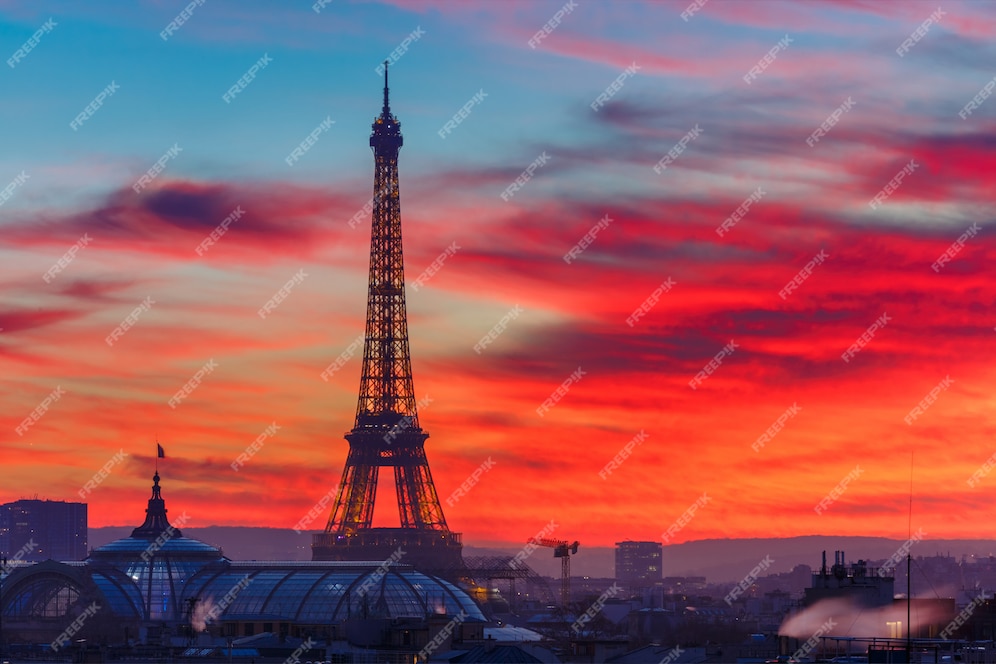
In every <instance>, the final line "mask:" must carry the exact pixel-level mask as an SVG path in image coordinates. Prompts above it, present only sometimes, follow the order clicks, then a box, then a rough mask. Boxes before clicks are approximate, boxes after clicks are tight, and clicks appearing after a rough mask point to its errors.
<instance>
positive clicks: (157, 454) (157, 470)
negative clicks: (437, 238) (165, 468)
mask: <svg viewBox="0 0 996 664" xmlns="http://www.w3.org/2000/svg"><path fill="white" fill-rule="evenodd" d="M158 474H159V433H158V432H157V433H156V475H158Z"/></svg>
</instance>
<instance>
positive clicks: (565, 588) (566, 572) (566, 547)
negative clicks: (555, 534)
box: [528, 537, 579, 611]
mask: <svg viewBox="0 0 996 664" xmlns="http://www.w3.org/2000/svg"><path fill="white" fill-rule="evenodd" d="M528 543H529V544H538V545H540V546H548V547H550V548H552V549H553V557H554V558H560V559H561V564H560V565H561V566H560V570H561V571H560V603H561V604H562V605H563V608H564V611H567V608H568V605H569V604H570V601H571V556H573V555H575V554H576V553H577V552H578V546H579V543H578V542H577V541H575V542H574V543H573V544H568V543H567V540H555V539H549V538H547V537H542V538H539V539H536V538H533V539H531V540H529V542H528Z"/></svg>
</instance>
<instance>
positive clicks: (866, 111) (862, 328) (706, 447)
mask: <svg viewBox="0 0 996 664" xmlns="http://www.w3.org/2000/svg"><path fill="white" fill-rule="evenodd" d="M185 6H186V7H187V9H184V7H185ZM745 6H746V4H741V3H736V2H721V1H720V0H713V1H712V2H704V3H691V4H689V3H687V2H675V3H671V2H661V3H627V4H622V5H620V4H611V5H609V4H599V3H582V2H578V3H570V2H569V3H566V4H565V3H563V2H551V3H517V2H509V3H494V4H490V3H481V4H475V5H469V6H467V5H460V4H457V3H448V2H424V3H381V4H349V5H347V4H344V3H322V2H315V3H302V4H301V6H300V7H295V8H292V9H279V10H277V9H273V8H272V7H270V6H268V5H266V4H265V3H249V4H244V3H243V4H239V5H238V6H237V8H236V7H235V6H233V5H229V4H224V3H220V2H209V3H202V4H198V3H197V2H193V3H190V4H189V5H179V6H175V7H174V6H167V5H160V4H158V3H147V4H145V5H143V6H142V7H141V8H140V9H131V8H125V9H120V10H119V9H117V8H116V9H115V10H114V11H111V9H110V5H104V6H101V5H98V4H94V5H89V6H87V7H77V6H74V5H72V4H70V3H57V2H56V3H48V4H47V6H45V7H42V8H38V7H34V6H32V7H30V8H27V7H18V6H17V5H16V4H15V3H0V11H2V12H3V15H4V20H3V23H2V32H0V34H2V43H3V44H4V49H5V52H6V53H7V56H5V57H8V58H11V61H8V63H7V64H8V67H7V68H6V70H5V71H4V73H3V77H4V80H5V81H6V82H7V83H8V85H9V91H10V93H9V98H8V100H7V101H6V103H5V105H4V106H2V107H0V109H2V110H0V112H2V113H3V114H4V119H5V120H6V123H5V124H6V126H8V127H14V128H16V129H17V131H15V132H12V135H11V136H10V137H9V140H8V143H7V150H6V151H5V153H4V155H3V158H2V160H0V187H3V188H4V195H3V202H2V210H0V211H2V213H3V214H2V217H0V219H2V220H0V261H2V262H3V264H4V265H6V266H7V269H6V270H4V276H5V285H6V290H7V292H8V299H7V301H6V302H5V304H4V305H3V306H2V307H0V366H2V367H3V369H4V373H5V375H6V376H8V385H9V388H8V391H9V393H10V397H9V398H8V399H7V400H5V405H4V414H3V417H2V420H3V422H4V426H5V429H6V431H7V436H6V438H5V439H6V440H9V441H11V444H9V445H5V446H3V448H2V449H0V461H2V463H3V464H4V466H5V467H6V468H8V469H12V470H11V471H9V472H8V477H7V482H5V484H4V487H3V489H2V490H0V502H6V501H10V500H16V499H17V498H20V497H23V496H25V495H34V494H39V495H42V496H45V497H48V498H52V499H62V500H70V501H72V500H77V499H80V498H83V499H85V500H86V501H87V502H88V504H89V514H90V520H91V525H92V526H94V527H100V526H105V525H127V524H129V523H130V521H131V519H132V510H130V509H129V506H132V505H134V504H136V503H140V502H142V501H143V496H145V494H146V493H147V485H148V477H149V475H150V474H151V470H152V468H153V466H154V463H155V456H156V455H155V450H156V448H155V447H154V445H156V443H157V440H158V443H159V444H161V445H162V446H163V448H164V449H165V451H166V457H165V459H163V460H162V461H161V462H160V463H161V471H162V473H163V475H164V477H167V478H169V488H168V490H167V491H168V495H167V498H168V500H169V502H170V506H171V509H173V510H176V512H177V513H186V514H189V521H188V524H189V525H190V526H193V527H201V526H208V525H213V524H220V525H247V526H270V527H280V528H293V527H295V525H296V524H298V523H300V521H301V519H302V517H304V516H305V515H306V514H308V513H309V510H312V509H314V507H315V505H317V504H319V503H320V501H322V500H326V505H327V506H326V509H325V511H324V512H323V513H322V515H321V516H320V517H318V518H317V519H316V520H315V521H314V523H313V525H312V526H311V527H310V528H309V530H318V529H321V528H322V527H323V526H324V524H325V520H327V519H328V510H329V509H330V507H331V504H330V501H329V500H327V498H326V497H327V495H328V493H330V492H333V491H334V489H335V488H336V485H337V482H338V479H339V478H338V474H339V472H340V471H341V469H342V467H343V462H344V460H345V456H346V451H347V447H348V446H347V443H346V441H345V440H344V439H343V437H342V436H343V433H344V432H345V431H346V430H347V429H349V427H350V425H351V423H352V421H353V417H354V414H355V409H356V394H357V388H358V383H359V373H360V364H361V359H362V333H363V323H364V314H365V302H366V299H365V291H366V282H367V276H368V275H367V269H368V260H369V242H370V214H369V209H368V208H367V203H368V201H370V198H371V195H373V193H374V192H372V191H371V187H370V182H371V175H372V172H373V157H372V155H371V153H370V151H369V145H368V142H367V138H368V132H369V126H370V122H371V119H372V118H373V117H374V116H375V115H376V114H377V112H378V110H379V108H380V103H381V90H382V87H381V86H382V71H383V70H382V69H381V67H382V63H383V62H384V60H385V58H386V59H388V60H389V61H390V62H391V67H390V70H391V107H392V111H393V112H394V114H395V115H396V116H397V118H398V120H399V121H400V123H401V125H402V128H403V132H404V135H405V147H404V149H403V150H402V151H401V156H400V158H399V172H400V191H401V196H402V199H403V201H404V203H403V205H402V206H401V217H402V220H403V221H402V223H403V228H404V239H405V256H404V258H405V263H406V265H405V267H406V275H405V280H406V282H407V284H408V290H407V303H408V315H409V335H410V339H411V354H412V364H413V373H414V389H415V397H416V399H417V400H418V401H419V417H420V421H421V426H422V427H424V428H425V430H426V431H427V432H428V433H429V434H430V438H429V439H428V440H427V441H426V453H427V455H428V457H429V459H430V463H431V465H432V468H433V477H434V479H435V484H436V486H437V488H438V491H439V498H440V500H441V501H442V502H443V503H445V504H444V505H443V509H444V510H445V512H446V515H447V521H448V523H449V526H450V528H451V529H452V530H453V531H455V532H461V533H463V538H464V541H465V542H469V543H472V544H488V543H499V542H500V543H522V542H524V541H525V540H526V539H527V538H529V537H532V536H534V535H535V534H536V533H537V532H539V531H541V529H544V528H545V527H547V526H548V524H549V523H551V522H555V523H556V524H557V530H556V532H554V533H553V535H554V537H564V538H569V539H571V540H580V541H581V542H582V544H583V545H598V546H610V545H611V544H612V543H614V542H617V541H620V540H622V539H633V540H655V541H663V543H664V544H665V545H667V544H668V543H673V542H684V541H689V540H695V539H704V538H714V537H724V536H729V537H749V536H758V537H769V536H772V537H774V536H796V535H808V534H813V533H820V534H835V533H847V534H855V535H875V536H878V535H882V536H893V537H905V536H906V535H907V533H908V528H909V530H910V531H917V532H921V531H922V532H923V533H925V535H926V536H929V537H930V538H931V539H937V538H958V537H977V536H981V537H984V536H986V535H987V534H988V532H987V529H986V528H985V527H984V525H982V524H985V523H986V522H987V520H988V519H990V518H991V514H990V513H989V511H988V510H987V508H986V505H987V503H988V502H989V501H990V499H991V498H992V496H993V493H994V492H996V477H989V470H990V469H991V467H992V466H993V462H992V458H993V456H994V451H996V448H994V447H993V445H992V443H991V442H989V441H990V440H991V439H992V436H991V434H992V433H993V432H994V431H996V420H994V419H993V416H992V415H991V412H992V408H991V406H992V403H993V397H992V396H990V395H989V394H987V392H986V387H987V386H988V385H991V384H992V379H993V378H994V376H993V369H992V368H991V367H988V366H987V364H986V359H987V358H988V357H991V355H992V349H993V346H994V341H996V336H994V335H996V316H994V315H993V314H992V312H991V308H992V305H993V303H994V302H996V285H994V283H993V280H992V279H991V278H990V279H987V278H986V277H987V273H986V269H985V267H986V263H987V262H991V261H992V259H993V258H994V254H996V245H994V242H993V240H992V237H991V229H992V227H993V223H992V222H993V218H992V212H991V205H989V206H987V205H986V204H987V203H990V202H991V201H992V197H993V188H992V184H991V183H992V181H993V176H994V175H996V159H994V157H993V156H992V150H991V148H992V146H993V142H994V139H993V136H994V130H996V110H994V109H996V101H992V100H990V101H986V100H985V99H986V97H988V94H987V93H986V89H987V85H988V83H989V82H990V81H991V80H996V79H993V72H992V71H991V70H990V69H989V68H987V65H986V64H985V63H986V62H987V54H988V55H989V56H991V55H993V54H994V53H993V46H992V45H991V40H990V41H989V43H987V42H986V37H992V35H993V33H994V32H996V12H993V11H992V10H991V9H990V8H987V7H986V6H984V5H979V4H973V3H950V4H948V5H945V6H944V7H943V10H941V9H938V8H937V6H936V5H930V4H929V3H917V2H913V3H906V4H889V5H887V6H885V5H882V4H879V3H875V2H867V3H865V2H844V1H840V2H832V1H829V0H828V1H826V2H813V3H810V4H807V5H805V6H800V5H795V4H792V3H780V2H760V3H750V9H749V10H745V9H744V7H745ZM693 7H694V10H692V8H693ZM181 12H183V13H181ZM662 35H664V36H666V38H662ZM990 88H991V86H990ZM973 98H975V99H980V101H978V103H977V106H976V107H974V108H973V107H970V106H969V104H970V102H972V100H973ZM966 109H967V110H966ZM8 183H9V184H8ZM208 240H210V241H208ZM945 257H946V258H945ZM60 259H62V262H61V263H60V262H59V261H60ZM558 390H559V391H558ZM41 404H45V412H42V413H40V414H39V416H38V417H34V416H32V413H39V410H38V409H39V407H40V405H41ZM26 423H27V424H26ZM987 434H988V435H987ZM911 453H912V459H913V467H912V499H913V512H912V521H911V522H910V523H908V522H907V510H908V508H909V501H910V484H911V477H910V471H911V468H910V458H911ZM482 469H483V470H482ZM98 477H99V480H98ZM471 478H473V481H471ZM88 483H90V484H88ZM382 484H384V485H386V486H382V487H381V491H383V490H385V488H386V489H387V490H389V491H390V492H391V493H390V494H388V495H381V494H378V502H379V503H380V509H379V510H378V511H377V512H375V514H374V525H377V526H380V525H384V526H391V525H394V524H393V523H392V522H391V521H384V520H382V519H383V517H384V516H385V513H387V514H391V513H392V510H391V509H388V507H389V505H390V504H392V503H394V502H395V500H394V499H393V495H392V494H393V487H391V486H390V482H385V483H382ZM80 492H84V493H85V495H84V496H80V495H79V494H80ZM253 506H258V507H257V509H247V507H253ZM395 516H396V514H395Z"/></svg>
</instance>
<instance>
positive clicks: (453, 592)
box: [0, 473, 486, 640]
mask: <svg viewBox="0 0 996 664" xmlns="http://www.w3.org/2000/svg"><path fill="white" fill-rule="evenodd" d="M180 521H181V522H182V521H185V519H184V518H182V517H181V519H180ZM399 548H400V547H399ZM392 560H393V558H392V559H389V560H387V561H384V562H381V561H349V562H336V561H232V560H228V559H227V558H225V557H224V556H223V555H222V552H221V550H220V549H218V548H217V547H214V546H211V545H209V544H207V543H205V542H201V541H198V540H195V539H191V538H188V537H184V536H183V534H182V533H181V532H180V530H179V529H178V528H175V527H173V526H172V525H170V523H169V521H168V519H167V518H166V504H165V501H164V500H163V498H162V494H161V489H160V486H159V474H158V473H156V475H155V476H154V477H153V485H152V497H151V498H150V499H149V506H148V509H146V514H145V522H144V523H143V524H142V525H141V526H139V527H138V528H135V529H134V530H133V531H132V534H131V536H130V537H125V538H122V539H119V540H115V541H113V542H111V543H109V544H106V545H104V546H101V547H99V548H97V549H94V550H93V551H92V552H91V554H90V557H89V558H87V559H86V560H85V561H82V562H71V563H58V562H55V561H48V562H44V563H39V564H36V565H32V566H28V567H24V568H20V569H18V570H16V571H14V572H12V573H11V574H9V575H3V576H2V578H0V580H2V590H3V593H2V596H0V600H2V601H0V612H2V614H3V621H4V627H5V629H6V627H7V625H8V624H11V623H13V624H15V625H18V626H19V629H23V630H28V629H35V628H36V627H37V629H38V630H41V631H38V632H37V633H35V632H31V633H32V634H36V636H37V638H39V639H42V640H45V639H46V638H47V639H48V640H51V638H52V637H53V636H56V635H57V632H56V633H52V634H48V633H47V632H45V630H48V629H55V627H53V626H52V625H50V624H49V623H47V622H45V621H46V620H50V619H58V620H57V621H56V622H57V623H58V625H56V626H57V627H58V631H60V632H61V630H62V629H63V628H64V627H63V625H64V624H65V623H66V622H67V621H71V620H72V618H73V617H75V616H78V615H79V613H80V611H82V610H83V609H84V608H85V607H87V606H90V605H91V603H94V602H95V603H96V605H99V606H100V607H105V611H109V613H107V612H101V614H100V615H102V616H104V619H105V620H106V622H105V623H104V627H102V628H101V629H103V630H104V632H105V633H106V634H112V633H114V634H115V636H114V637H113V638H124V639H125V640H127V638H128V630H129V629H132V630H134V629H136V628H138V627H141V626H148V625H153V624H154V625H157V626H162V625H172V627H171V629H175V630H181V629H184V627H182V626H184V625H192V626H195V628H196V629H197V630H198V631H200V630H203V629H205V627H207V626H209V625H212V624H215V625H221V624H223V623H224V626H225V629H229V628H231V629H232V630H234V629H235V628H236V627H237V626H238V625H239V624H240V623H250V624H251V623H255V622H257V621H259V622H260V623H263V624H265V623H266V622H270V623H276V624H283V625H284V626H285V628H284V629H285V630H286V626H287V625H293V626H294V629H295V630H298V632H299V635H300V633H305V632H307V633H312V632H313V631H315V630H318V631H323V630H324V631H325V633H327V630H328V626H329V625H333V624H337V623H343V622H346V621H349V620H351V619H356V620H363V619H373V620H379V619H385V620H392V619H399V618H414V619H424V618H428V617H431V616H437V615H449V616H456V615H460V614H463V616H464V620H465V621H470V622H477V621H480V622H484V621H485V620H486V619H485V617H484V615H483V614H482V612H481V609H480V608H479V607H478V606H477V604H476V603H475V602H474V600H473V599H472V598H471V597H470V595H468V594H467V593H466V592H465V591H464V590H462V589H461V588H459V587H457V586H456V585H454V584H452V583H450V582H449V581H447V580H445V579H443V578H440V577H437V576H434V575H432V574H426V573H424V572H419V571H417V570H416V569H414V568H413V566H412V565H410V564H400V563H399V564H391V561H392ZM53 624H54V623H53ZM88 624H97V620H96V619H94V621H93V623H90V622H88ZM39 625H40V627H39ZM157 628H158V627H157ZM143 629H144V627H143ZM114 630H118V631H117V632H114ZM122 630H123V634H122V633H121V632H122ZM19 633H25V634H27V633H29V632H27V631H25V632H19ZM131 633H132V635H134V634H135V633H136V632H134V631H132V632H131ZM226 633H229V632H226ZM229 634H234V632H230V633H229ZM32 638H34V637H32Z"/></svg>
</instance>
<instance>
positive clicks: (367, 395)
mask: <svg viewBox="0 0 996 664" xmlns="http://www.w3.org/2000/svg"><path fill="white" fill-rule="evenodd" d="M403 143H404V140H403V138H402V136H401V124H400V123H399V122H398V119H397V118H396V117H394V115H392V114H391V107H390V105H389V103H388V87H387V63H386V62H385V63H384V107H383V108H382V109H381V112H380V115H379V116H378V117H377V118H375V119H374V123H373V131H372V133H371V134H370V147H371V148H373V152H374V198H373V203H374V206H373V217H372V228H371V232H370V276H369V286H368V289H367V323H366V333H365V342H364V345H363V371H362V374H361V377H360V397H359V402H358V404H357V406H356V423H355V425H354V426H353V429H352V430H351V431H349V432H348V433H346V440H347V441H348V442H349V455H348V456H347V457H346V468H345V470H343V473H342V479H341V481H340V483H339V489H338V491H337V492H336V498H335V504H334V506H333V508H332V514H331V515H330V517H329V521H328V524H327V525H326V526H325V532H323V533H318V534H316V535H314V536H313V539H312V544H311V553H312V560H369V561H373V560H387V559H389V558H391V559H392V560H393V559H394V558H396V557H397V556H398V555H399V554H397V553H396V551H397V549H398V547H401V549H402V550H403V551H404V554H403V556H402V557H401V558H400V559H399V560H398V562H400V563H403V564H410V565H413V566H415V568H416V569H419V570H420V571H430V570H432V571H439V572H445V571H452V570H457V569H460V568H461V567H462V561H463V558H462V548H463V545H462V544H461V539H460V534H459V533H454V532H451V531H450V529H449V528H448V527H447V525H446V519H445V517H444V516H443V508H442V506H441V505H440V504H439V496H438V495H437V494H436V487H435V485H434V484H433V482H432V473H431V472H430V471H429V462H428V460H427V459H426V456H425V445H424V444H425V439H426V438H428V437H429V434H428V433H426V432H425V431H423V430H422V428H421V427H420V426H419V421H418V411H417V408H416V403H415V389H414V388H413V387H412V366H411V354H410V352H409V348H408V319H407V313H406V309H405V278H404V277H405V269H404V258H403V255H402V247H401V196H400V193H399V189H398V151H399V150H400V149H401V146H402V144H403ZM387 467H390V468H393V469H394V481H395V485H396V487H397V496H398V510H399V512H400V516H401V527H400V528H374V527H372V522H373V513H374V502H375V498H376V495H377V476H378V473H379V471H380V469H381V468H387ZM392 556H393V558H392Z"/></svg>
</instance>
